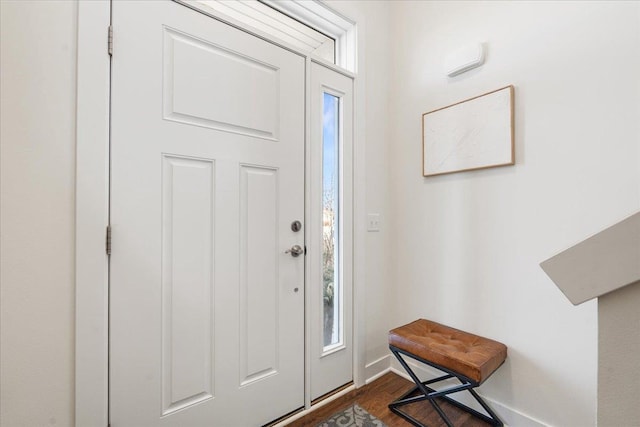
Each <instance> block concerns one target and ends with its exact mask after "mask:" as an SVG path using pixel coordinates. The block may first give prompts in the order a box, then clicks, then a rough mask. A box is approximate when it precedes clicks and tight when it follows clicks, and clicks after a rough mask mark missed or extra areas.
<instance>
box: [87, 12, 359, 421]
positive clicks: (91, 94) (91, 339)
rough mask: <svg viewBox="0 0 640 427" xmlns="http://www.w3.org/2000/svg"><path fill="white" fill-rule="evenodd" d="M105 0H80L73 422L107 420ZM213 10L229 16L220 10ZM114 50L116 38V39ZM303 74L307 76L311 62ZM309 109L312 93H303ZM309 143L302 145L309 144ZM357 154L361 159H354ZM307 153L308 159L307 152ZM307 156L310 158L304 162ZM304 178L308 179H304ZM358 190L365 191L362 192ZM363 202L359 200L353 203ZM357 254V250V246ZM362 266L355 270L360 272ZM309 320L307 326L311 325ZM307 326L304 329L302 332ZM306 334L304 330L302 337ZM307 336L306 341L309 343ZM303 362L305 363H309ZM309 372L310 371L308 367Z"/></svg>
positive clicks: (355, 186)
mask: <svg viewBox="0 0 640 427" xmlns="http://www.w3.org/2000/svg"><path fill="white" fill-rule="evenodd" d="M110 15H111V3H110V0H97V1H94V2H78V50H77V51H78V65H77V67H78V68H77V104H76V135H77V136H76V138H77V140H76V241H75V243H76V318H75V321H76V353H75V356H76V358H75V360H76V362H75V366H76V368H75V374H76V376H75V403H76V404H75V422H76V424H77V425H96V426H106V425H107V424H108V421H109V409H108V376H109V372H108V362H109V357H108V349H109V346H108V315H109V311H108V308H109V307H108V287H109V258H108V256H107V254H106V251H105V241H106V228H107V225H108V224H109V189H110V187H109V180H110V177H109V123H110V111H109V110H110V105H109V104H110V56H109V54H108V51H107V46H108V42H109V39H108V31H107V30H108V28H109V26H110V23H111V17H110ZM212 18H215V19H218V20H221V21H223V22H226V23H228V24H231V25H233V26H236V27H238V25H235V24H234V23H230V22H228V21H227V20H225V19H224V17H222V16H212ZM240 29H242V30H243V31H245V32H248V33H250V34H252V35H254V36H257V37H260V38H264V39H267V40H268V41H270V42H272V43H274V44H276V45H278V46H281V47H283V48H285V49H287V50H291V51H294V52H296V53H298V54H301V55H303V56H305V57H306V61H307V65H310V64H311V62H315V63H319V64H321V65H323V66H325V67H327V68H330V69H332V70H334V71H336V72H338V73H341V74H344V75H345V76H347V77H349V78H352V79H354V80H356V75H355V74H353V73H351V72H348V71H346V70H343V69H342V68H340V67H338V66H335V65H334V64H330V63H327V62H325V61H323V60H320V59H318V58H313V57H311V56H309V55H307V54H305V53H301V52H298V51H297V50H296V49H294V48H292V47H291V46H287V45H286V44H285V43H282V42H279V41H277V40H273V39H270V38H269V37H266V36H265V35H264V34H256V33H255V32H252V31H251V30H250V29H247V28H240ZM115 49H116V53H114V54H117V46H116V47H115ZM306 68H307V76H306V82H307V87H309V84H310V69H311V67H310V66H307V67H306ZM358 88H360V90H361V88H362V86H360V85H354V89H355V90H354V110H358V109H360V108H361V107H363V105H362V103H361V102H359V97H358ZM306 105H307V111H309V110H310V108H309V107H310V100H309V97H307V100H306ZM362 120H363V119H362V118H361V119H358V116H356V115H354V129H355V131H354V139H353V140H354V146H353V151H354V155H353V158H354V162H353V163H352V164H351V165H350V167H351V168H353V171H354V173H353V175H354V182H353V188H352V198H353V200H354V221H353V230H354V232H353V235H352V239H353V246H354V256H353V263H354V269H353V270H354V277H353V288H354V289H353V291H354V301H353V319H354V322H353V337H354V363H353V374H354V384H355V386H356V387H359V386H362V385H364V382H365V377H364V376H365V366H364V343H365V340H364V332H365V325H364V298H362V294H363V293H362V292H361V291H360V290H361V289H362V284H361V283H360V280H358V279H359V276H363V274H362V265H360V264H364V260H365V257H364V252H363V251H364V227H363V226H362V224H363V222H364V221H363V220H362V218H364V210H363V208H364V206H363V204H364V203H362V201H363V200H364V197H363V191H356V189H364V188H365V187H364V184H365V182H364V181H365V180H364V177H365V174H364V159H363V158H362V157H363V156H358V155H357V153H359V152H364V150H363V138H362V137H361V135H360V134H359V133H358V131H357V130H358V129H362V128H363V126H362V124H363V122H362ZM309 123H310V118H309V114H307V117H306V129H307V130H306V135H305V137H306V142H305V143H306V144H307V145H308V144H309V143H310V142H309V141H310V135H309ZM308 151H309V150H307V152H308ZM359 158H360V160H358V159H359ZM306 161H307V162H308V161H309V158H308V155H307V159H306ZM307 164H308V163H307ZM307 185H308V184H307ZM361 193H362V194H361ZM358 202H360V203H358ZM359 251H362V252H360V255H358V256H355V253H356V252H359ZM359 272H360V274H358V273H359ZM308 323H309V322H308V321H307V326H306V328H305V329H306V330H307V331H308V328H309V325H308ZM308 336H309V334H307V337H308ZM307 340H308V338H307ZM308 344H309V343H308V342H307V343H306V345H307V346H308ZM307 366H308V365H307ZM305 374H306V375H308V374H309V373H308V372H306V373H305ZM309 395H310V393H309V390H308V389H307V390H306V399H305V400H306V402H305V406H306V408H307V409H309V408H310V399H309Z"/></svg>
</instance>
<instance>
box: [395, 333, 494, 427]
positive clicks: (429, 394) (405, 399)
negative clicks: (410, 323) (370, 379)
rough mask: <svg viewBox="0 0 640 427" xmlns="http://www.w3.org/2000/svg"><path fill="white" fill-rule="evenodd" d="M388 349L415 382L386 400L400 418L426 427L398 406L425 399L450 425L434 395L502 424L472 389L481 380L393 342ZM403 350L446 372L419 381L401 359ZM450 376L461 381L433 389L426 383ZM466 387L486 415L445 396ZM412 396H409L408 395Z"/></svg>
mask: <svg viewBox="0 0 640 427" xmlns="http://www.w3.org/2000/svg"><path fill="white" fill-rule="evenodd" d="M389 348H390V350H391V352H392V353H393V355H394V356H395V357H396V359H398V362H400V365H402V367H403V368H404V370H405V371H406V372H407V373H408V374H409V376H410V377H411V379H412V380H413V382H414V383H415V384H416V386H415V387H414V388H413V389H411V390H410V391H409V392H407V393H405V394H404V395H402V396H401V397H400V398H398V399H397V400H395V401H393V402H392V403H390V404H389V409H390V410H391V411H392V412H393V413H395V414H397V415H399V416H401V417H402V418H404V419H405V420H407V421H409V422H410V423H411V424H413V425H415V426H418V427H427V426H425V425H424V424H422V423H421V422H420V421H419V420H417V419H416V418H414V417H413V416H411V415H409V414H407V413H406V412H404V411H402V410H401V409H400V407H401V406H404V405H408V404H412V403H417V402H420V401H424V400H427V401H429V403H430V404H431V406H433V408H434V409H435V410H436V412H437V413H438V415H439V416H440V418H442V420H443V421H444V422H445V423H446V424H447V426H448V427H453V423H452V422H451V420H450V419H449V418H448V417H447V415H446V414H445V413H444V411H443V410H442V407H441V406H440V405H439V404H438V402H437V401H436V399H438V398H441V399H443V400H445V401H447V402H448V403H450V404H452V405H454V406H456V407H458V408H460V409H462V410H463V411H465V412H467V413H470V414H471V415H473V416H475V417H477V418H480V419H482V420H483V421H486V422H488V423H489V424H491V425H494V426H500V427H502V426H504V424H503V423H502V421H501V420H500V418H498V416H497V415H496V413H495V412H493V411H492V410H491V408H490V407H489V405H487V403H486V402H485V401H484V400H483V399H482V398H481V397H480V396H479V395H478V394H477V393H476V391H475V390H474V388H475V387H477V386H479V385H480V384H478V383H476V382H474V381H472V380H470V379H469V378H466V377H464V376H462V375H458V374H456V373H455V372H452V371H450V370H448V369H446V368H443V367H441V366H438V365H436V364H434V363H431V362H429V361H427V360H423V359H421V358H419V357H416V356H414V355H412V354H410V353H407V352H405V351H403V350H400V349H398V348H395V347H393V346H389ZM402 354H404V355H405V356H408V357H411V358H412V359H414V360H417V361H419V362H422V363H425V364H427V365H429V366H432V367H433V368H436V369H438V370H440V371H443V372H445V373H446V374H447V375H444V376H442V377H438V378H435V379H432V380H429V381H421V380H420V379H419V378H418V376H417V375H416V374H415V372H413V370H412V369H411V368H410V367H409V365H408V364H407V362H406V361H405V360H404V358H403V357H402ZM449 378H457V379H458V380H459V381H460V383H461V384H460V385H458V386H453V387H447V388H444V389H441V390H435V389H433V388H431V387H429V386H428V384H432V383H435V382H439V381H443V380H445V379H449ZM464 390H467V391H469V393H471V395H472V396H473V398H474V399H475V400H476V401H477V402H478V403H479V404H480V406H482V408H483V409H484V410H485V411H486V412H487V414H488V415H485V414H483V413H481V412H478V411H476V410H475V409H473V408H470V407H469V406H467V405H465V404H463V403H460V402H458V401H457V400H455V399H452V398H451V397H449V396H447V395H448V394H451V393H457V392H459V391H464ZM418 391H419V392H420V394H418V395H417V396H411V395H412V394H414V393H415V392H418ZM410 396H411V397H410Z"/></svg>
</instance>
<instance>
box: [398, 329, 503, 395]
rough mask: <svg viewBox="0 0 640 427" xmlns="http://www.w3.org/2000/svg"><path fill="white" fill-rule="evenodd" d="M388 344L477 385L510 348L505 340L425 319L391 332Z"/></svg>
mask: <svg viewBox="0 0 640 427" xmlns="http://www.w3.org/2000/svg"><path fill="white" fill-rule="evenodd" d="M389 345H392V346H394V347H397V348H399V349H401V350H404V351H406V352H407V353H410V354H413V355H415V356H418V357H419V358H421V359H424V360H428V361H430V362H433V363H435V364H437V365H440V366H442V367H444V368H446V369H449V370H451V371H453V372H456V373H458V374H460V375H464V376H465V377H467V378H469V379H472V380H473V381H476V382H477V383H478V384H480V383H482V382H483V381H484V380H486V379H487V378H489V376H490V375H491V374H492V373H493V372H494V371H495V370H496V369H498V367H499V366H500V365H501V364H502V362H504V360H505V359H506V358H507V347H506V346H505V345H504V344H502V343H499V342H497V341H493V340H490V339H488V338H483V337H480V336H478V335H473V334H470V333H468V332H464V331H460V330H458V329H454V328H450V327H448V326H444V325H441V324H439V323H436V322H432V321H430V320H425V319H419V320H416V321H414V322H411V323H409V324H407V325H404V326H400V327H399V328H395V329H392V330H391V331H389Z"/></svg>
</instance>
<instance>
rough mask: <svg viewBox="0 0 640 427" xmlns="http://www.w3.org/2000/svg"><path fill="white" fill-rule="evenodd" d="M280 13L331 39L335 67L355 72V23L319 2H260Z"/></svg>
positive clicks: (268, 0) (269, 0)
mask: <svg viewBox="0 0 640 427" xmlns="http://www.w3.org/2000/svg"><path fill="white" fill-rule="evenodd" d="M261 1H262V2H263V3H265V4H267V5H269V6H271V7H273V8H274V9H277V10H279V11H281V12H282V13H284V14H286V15H289V16H291V17H292V18H295V19H297V20H299V21H300V22H303V23H304V24H306V25H308V26H310V27H311V28H315V29H317V30H318V31H320V32H322V33H324V34H326V35H328V36H330V37H332V38H334V39H335V41H336V65H339V66H341V67H343V68H345V69H346V70H349V71H351V72H356V71H357V63H358V58H357V49H356V42H357V37H356V32H357V28H356V23H355V22H354V21H353V20H351V19H349V18H347V17H346V16H344V15H342V14H339V13H338V12H336V11H335V10H333V9H331V8H330V7H329V6H327V5H326V4H324V3H323V2H321V1H317V0H314V1H304V2H303V1H295V0H261Z"/></svg>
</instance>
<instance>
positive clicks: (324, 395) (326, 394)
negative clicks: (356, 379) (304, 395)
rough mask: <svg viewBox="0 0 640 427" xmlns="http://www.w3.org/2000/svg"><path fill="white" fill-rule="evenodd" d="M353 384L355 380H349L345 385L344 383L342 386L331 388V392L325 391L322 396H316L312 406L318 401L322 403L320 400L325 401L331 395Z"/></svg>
mask: <svg viewBox="0 0 640 427" xmlns="http://www.w3.org/2000/svg"><path fill="white" fill-rule="evenodd" d="M352 385H353V381H349V382H348V383H346V384H345V385H342V386H340V387H338V388H335V389H333V390H331V391H330V392H329V393H325V394H323V395H322V396H320V397H317V398H315V399H314V400H312V401H311V406H312V407H313V406H316V405H317V404H318V403H320V402H322V401H324V400H326V399H329V398H330V397H331V396H333V395H335V394H338V393H340V392H341V391H343V390H345V389H347V388H349V387H351V386H352Z"/></svg>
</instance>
